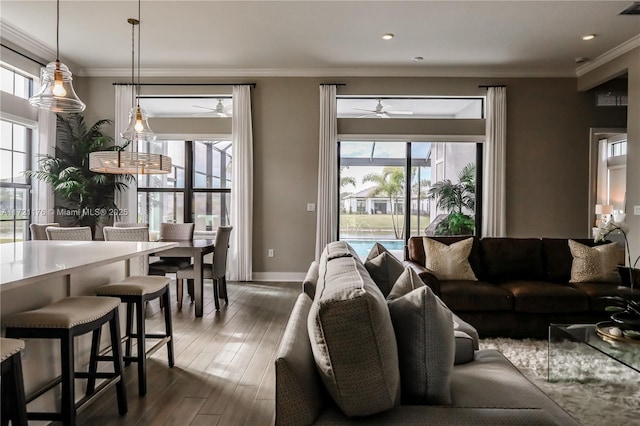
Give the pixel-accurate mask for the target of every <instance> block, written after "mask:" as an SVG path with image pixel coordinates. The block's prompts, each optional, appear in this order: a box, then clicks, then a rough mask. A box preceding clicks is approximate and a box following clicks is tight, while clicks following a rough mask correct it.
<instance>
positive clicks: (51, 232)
mask: <svg viewBox="0 0 640 426" xmlns="http://www.w3.org/2000/svg"><path fill="white" fill-rule="evenodd" d="M45 231H46V232H47V239H48V240H67V241H91V240H93V234H92V233H91V227H89V226H74V227H70V228H61V227H58V226H48V227H47V228H46V230H45Z"/></svg>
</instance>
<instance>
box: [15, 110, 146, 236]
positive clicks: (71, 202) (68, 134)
mask: <svg viewBox="0 0 640 426" xmlns="http://www.w3.org/2000/svg"><path fill="white" fill-rule="evenodd" d="M109 123H110V120H105V119H103V120H98V121H97V122H96V123H95V124H94V125H93V126H91V127H89V128H87V125H86V124H85V122H84V118H83V117H82V115H80V114H68V115H67V116H63V115H60V114H56V135H57V138H56V148H55V155H48V154H47V155H41V156H40V157H41V159H40V160H39V164H40V169H39V170H29V171H26V172H25V174H26V175H27V176H29V177H31V178H35V179H38V180H41V181H44V182H46V183H48V184H50V185H51V187H52V188H53V191H54V193H55V194H56V216H68V217H71V221H72V224H73V225H79V226H90V227H91V229H92V230H93V232H94V235H95V227H96V225H97V224H98V222H99V221H101V220H103V219H108V218H112V217H113V216H114V214H116V213H117V212H118V210H117V206H116V204H115V193H116V191H123V190H125V189H126V188H127V187H128V185H127V182H130V181H132V179H134V177H133V176H132V175H113V174H104V173H94V172H92V171H90V170H89V153H91V152H94V151H104V150H114V151H122V150H124V149H125V148H126V145H125V146H118V145H116V146H113V145H112V142H113V138H111V137H109V136H105V135H103V134H102V131H101V128H102V127H103V126H104V125H106V124H109ZM66 221H67V222H68V220H66ZM63 222H64V220H63Z"/></svg>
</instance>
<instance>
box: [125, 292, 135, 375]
mask: <svg viewBox="0 0 640 426" xmlns="http://www.w3.org/2000/svg"><path fill="white" fill-rule="evenodd" d="M126 327H127V328H126V330H125V336H126V337H127V341H126V342H125V344H124V347H125V351H124V356H125V359H124V365H129V364H131V361H130V360H129V359H127V358H129V357H131V344H132V342H131V336H133V303H131V302H127V325H126Z"/></svg>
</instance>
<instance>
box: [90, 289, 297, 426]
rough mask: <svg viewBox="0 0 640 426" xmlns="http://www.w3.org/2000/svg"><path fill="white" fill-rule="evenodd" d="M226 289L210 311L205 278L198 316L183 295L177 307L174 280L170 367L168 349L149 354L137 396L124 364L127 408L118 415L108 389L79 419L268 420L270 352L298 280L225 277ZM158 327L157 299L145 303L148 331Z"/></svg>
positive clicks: (271, 393) (131, 421) (243, 422)
mask: <svg viewBox="0 0 640 426" xmlns="http://www.w3.org/2000/svg"><path fill="white" fill-rule="evenodd" d="M228 288H229V305H228V306H225V305H224V301H222V305H221V310H220V312H217V313H216V312H215V309H214V305H213V289H212V285H211V281H210V280H206V281H205V292H204V293H205V303H204V316H203V318H197V319H196V318H195V316H194V313H193V305H190V304H189V303H188V298H187V297H188V296H186V294H185V303H184V305H183V308H182V311H178V310H177V309H176V304H175V284H173V283H172V286H171V290H172V296H171V297H172V299H173V304H172V307H171V309H172V312H173V333H174V339H175V362H176V365H175V367H173V368H169V367H168V364H167V354H166V349H164V348H163V349H161V350H159V351H158V352H156V353H155V354H153V356H152V357H151V358H150V359H149V360H148V364H147V385H148V392H147V395H146V396H144V397H142V398H141V397H139V396H138V391H137V380H136V368H137V367H136V365H135V364H131V365H130V366H128V367H126V368H125V380H126V384H127V399H128V402H129V412H128V413H127V414H126V415H125V416H118V409H117V406H116V400H115V392H114V390H113V389H109V390H108V391H107V392H106V393H105V394H104V395H102V396H101V397H100V398H99V399H98V400H97V401H96V402H94V403H93V404H91V405H89V406H87V408H86V409H85V410H83V411H82V412H81V413H80V414H79V417H78V422H79V423H80V424H82V425H100V426H102V425H181V426H184V425H210V426H214V425H225V426H226V425H270V424H273V413H274V395H275V390H274V386H275V383H274V382H275V376H274V366H273V363H274V357H275V351H276V349H277V347H278V344H279V342H280V339H281V337H282V333H283V332H284V328H285V326H286V322H287V319H288V317H289V313H290V312H291V309H292V308H293V304H294V302H295V299H296V297H297V295H298V294H299V293H300V286H299V284H295V283H229V284H228ZM163 327H164V322H163V318H162V314H161V311H160V309H159V306H158V304H157V303H152V304H149V306H148V308H147V330H148V331H153V330H162V329H163ZM149 342H151V345H152V344H153V341H149ZM148 345H149V343H148ZM151 345H149V346H148V347H151ZM83 389H84V388H82V387H81V388H80V389H78V391H79V392H81V391H82V390H83Z"/></svg>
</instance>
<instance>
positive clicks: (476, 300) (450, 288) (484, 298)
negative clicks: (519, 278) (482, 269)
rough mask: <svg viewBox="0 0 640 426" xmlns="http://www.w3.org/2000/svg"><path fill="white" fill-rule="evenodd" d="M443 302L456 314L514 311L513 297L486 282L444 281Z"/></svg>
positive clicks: (441, 285) (442, 287)
mask: <svg viewBox="0 0 640 426" xmlns="http://www.w3.org/2000/svg"><path fill="white" fill-rule="evenodd" d="M440 291H441V292H442V296H441V297H442V301H443V302H444V303H446V304H447V306H448V307H449V309H451V310H452V311H454V312H458V311H460V312H463V311H512V310H513V295H512V294H511V293H510V292H508V291H506V290H504V289H502V288H500V287H498V286H497V285H494V284H490V283H487V282H484V281H444V282H441V283H440Z"/></svg>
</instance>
